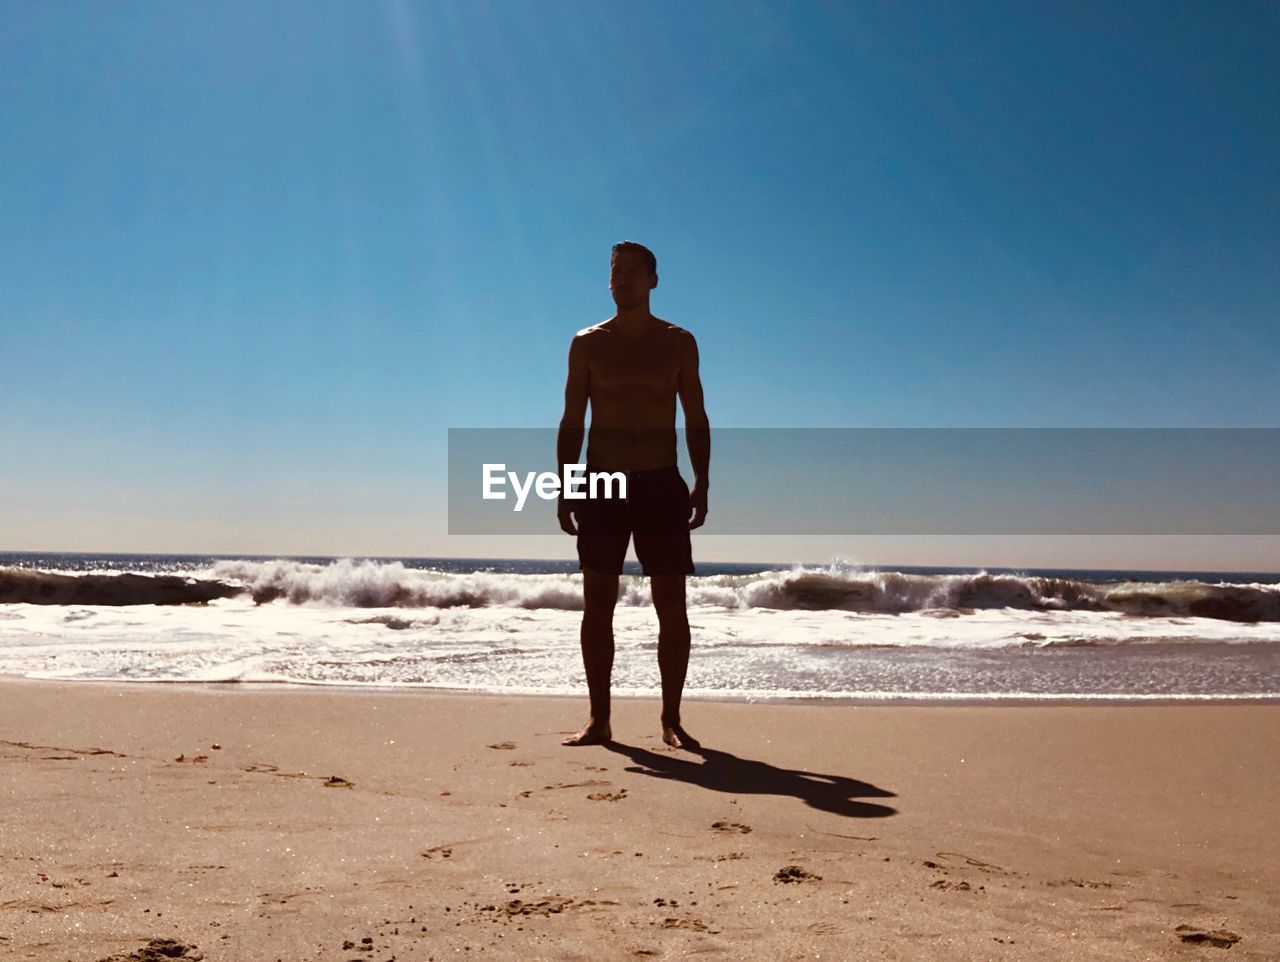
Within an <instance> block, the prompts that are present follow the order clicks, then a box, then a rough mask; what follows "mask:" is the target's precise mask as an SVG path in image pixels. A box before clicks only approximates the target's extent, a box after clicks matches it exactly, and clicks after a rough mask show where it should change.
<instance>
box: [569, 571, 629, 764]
mask: <svg viewBox="0 0 1280 962" xmlns="http://www.w3.org/2000/svg"><path fill="white" fill-rule="evenodd" d="M617 603H618V576H617V575H615V574H606V573H604V572H601V571H591V570H590V569H587V570H584V571H583V572H582V634H581V639H582V667H583V668H584V669H585V670H586V673H587V691H588V692H589V693H590V697H591V717H590V718H589V719H587V724H586V726H585V727H584V728H583V729H582V731H580V732H578V733H577V734H576V735H572V736H570V737H569V738H566V739H565V740H564V741H563V742H561V744H563V745H602V744H604V743H605V742H607V741H609V740H610V739H611V738H613V731H612V729H610V727H609V711H610V706H609V679H610V677H611V676H612V674H613V607H614V605H616V604H617Z"/></svg>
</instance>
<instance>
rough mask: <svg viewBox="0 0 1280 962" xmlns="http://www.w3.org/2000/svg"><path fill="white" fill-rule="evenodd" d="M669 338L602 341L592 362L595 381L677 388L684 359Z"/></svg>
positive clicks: (592, 373) (599, 383)
mask: <svg viewBox="0 0 1280 962" xmlns="http://www.w3.org/2000/svg"><path fill="white" fill-rule="evenodd" d="M671 347H672V346H671V345H670V344H669V342H665V341H658V342H656V343H654V342H649V341H636V342H631V343H628V342H627V341H625V340H621V339H619V340H618V341H615V342H612V343H608V344H602V345H600V347H599V349H598V350H596V351H594V352H593V353H592V357H591V360H590V364H589V369H590V372H591V380H592V382H593V384H597V385H601V386H619V387H624V386H628V385H630V386H635V387H648V388H674V387H675V386H676V382H677V379H678V377H679V374H680V359H679V357H678V356H677V355H676V352H675V351H674V350H672V349H671Z"/></svg>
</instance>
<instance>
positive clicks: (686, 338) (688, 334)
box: [654, 317, 694, 344]
mask: <svg viewBox="0 0 1280 962" xmlns="http://www.w3.org/2000/svg"><path fill="white" fill-rule="evenodd" d="M654 320H655V321H657V322H658V325H659V327H658V332H659V333H660V334H662V335H663V336H665V337H670V338H672V339H674V340H676V341H679V342H680V343H681V344H692V343H694V338H693V332H692V331H690V330H688V329H687V328H683V327H681V326H680V325H679V324H674V323H672V322H671V321H666V320H663V319H662V318H660V317H655V318H654Z"/></svg>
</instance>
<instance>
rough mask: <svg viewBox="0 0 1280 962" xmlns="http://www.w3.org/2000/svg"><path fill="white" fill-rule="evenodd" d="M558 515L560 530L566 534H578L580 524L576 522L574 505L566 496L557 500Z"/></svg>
mask: <svg viewBox="0 0 1280 962" xmlns="http://www.w3.org/2000/svg"><path fill="white" fill-rule="evenodd" d="M556 517H557V518H559V519H560V530H561V531H563V532H564V533H565V534H571V535H575V536H576V535H577V533H578V526H577V525H576V524H574V518H573V507H572V506H571V505H570V504H569V502H568V501H566V500H565V499H564V498H561V499H560V500H559V501H557V502H556Z"/></svg>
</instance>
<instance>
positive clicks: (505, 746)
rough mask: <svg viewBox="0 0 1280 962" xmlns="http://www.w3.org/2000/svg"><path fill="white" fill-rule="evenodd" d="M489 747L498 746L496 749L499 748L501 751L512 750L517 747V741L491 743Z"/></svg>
mask: <svg viewBox="0 0 1280 962" xmlns="http://www.w3.org/2000/svg"><path fill="white" fill-rule="evenodd" d="M488 747H489V748H496V749H498V750H499V751H506V752H509V751H512V750H514V749H515V747H516V743H515V742H498V743H497V744H494V745H489V746H488Z"/></svg>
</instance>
